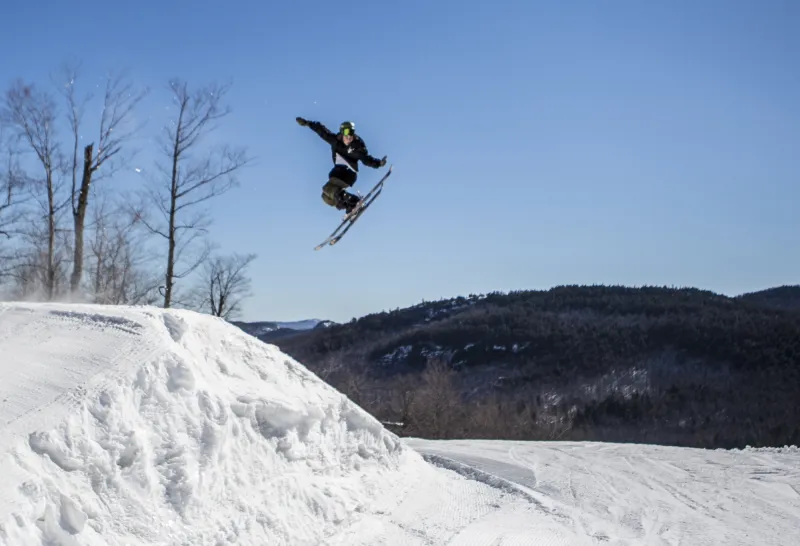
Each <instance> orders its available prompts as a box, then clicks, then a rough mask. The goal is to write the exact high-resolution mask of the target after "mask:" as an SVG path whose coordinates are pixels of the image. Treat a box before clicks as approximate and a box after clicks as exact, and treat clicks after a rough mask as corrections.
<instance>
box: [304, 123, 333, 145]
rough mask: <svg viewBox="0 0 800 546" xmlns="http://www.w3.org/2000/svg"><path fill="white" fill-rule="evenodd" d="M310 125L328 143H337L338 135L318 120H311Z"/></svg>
mask: <svg viewBox="0 0 800 546" xmlns="http://www.w3.org/2000/svg"><path fill="white" fill-rule="evenodd" d="M308 127H309V128H310V129H311V130H312V131H314V132H315V133H317V134H318V135H319V137H320V138H321V139H322V140H324V141H325V142H327V143H328V144H336V142H337V141H336V135H335V134H334V133H332V132H331V131H330V129H328V128H327V127H325V126H324V125H323V124H321V123H320V122H318V121H309V122H308Z"/></svg>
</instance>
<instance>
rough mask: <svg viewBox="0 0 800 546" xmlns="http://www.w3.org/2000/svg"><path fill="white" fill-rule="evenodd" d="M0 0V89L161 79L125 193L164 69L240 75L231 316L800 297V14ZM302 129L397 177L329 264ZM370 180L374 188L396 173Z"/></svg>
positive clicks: (219, 230) (228, 227) (228, 121)
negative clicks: (486, 297)
mask: <svg viewBox="0 0 800 546" xmlns="http://www.w3.org/2000/svg"><path fill="white" fill-rule="evenodd" d="M6 4H7V5H6V6H5V10H4V14H5V17H3V18H2V20H0V48H2V50H3V51H5V52H6V55H4V62H3V64H2V66H0V83H2V84H3V86H4V87H3V91H5V89H6V88H7V87H8V85H9V84H10V83H12V82H13V81H14V80H16V79H17V78H23V79H25V80H29V81H33V82H34V83H36V84H37V85H39V86H41V87H45V88H47V89H48V90H52V91H56V90H55V87H54V86H53V84H52V82H51V80H50V74H51V73H53V72H55V71H56V70H58V69H59V67H60V66H61V65H62V63H63V62H65V61H81V62H82V63H83V73H82V76H81V78H80V79H79V81H78V86H79V88H78V89H79V92H81V93H83V92H84V91H93V90H95V89H94V87H96V86H97V85H99V83H98V82H102V77H103V75H104V74H105V73H106V72H107V71H108V70H112V69H113V70H122V69H126V70H127V71H128V73H129V75H130V77H131V79H132V81H133V82H134V83H135V85H137V86H146V87H150V88H151V93H150V95H149V96H148V98H147V100H146V101H144V102H143V103H142V105H141V108H140V109H138V110H137V119H139V120H141V121H146V122H147V125H146V127H145V131H144V133H143V137H142V138H141V139H140V140H138V141H137V143H136V144H137V145H138V146H142V147H143V152H142V153H141V154H139V156H137V161H136V163H134V164H131V165H129V166H128V168H127V169H126V171H124V172H123V173H121V174H120V176H119V177H117V178H116V179H115V180H111V181H103V182H101V184H104V185H106V184H108V185H109V187H110V186H112V185H119V187H120V188H132V187H135V186H136V184H137V183H138V182H139V181H140V180H141V176H142V172H144V173H147V172H148V169H152V164H153V157H154V146H153V143H152V137H153V136H155V135H156V134H157V133H158V131H159V130H160V129H161V127H162V126H163V125H164V124H165V123H167V121H168V120H169V101H170V97H169V94H168V93H167V91H166V89H165V86H166V83H167V81H168V79H169V78H171V77H179V78H182V79H185V80H186V81H188V83H189V84H190V86H192V87H199V86H201V85H205V84H207V83H211V82H231V83H232V88H231V91H230V93H229V95H228V100H227V101H226V103H227V104H229V105H230V106H231V107H232V113H231V115H230V116H228V117H226V118H224V119H223V120H222V121H221V123H220V128H219V129H218V130H217V131H216V132H215V133H214V137H213V139H214V140H215V141H225V142H230V143H231V144H234V145H245V146H247V148H248V150H249V152H250V154H251V155H253V156H255V157H256V158H257V159H256V161H255V163H254V164H253V165H252V166H250V167H248V168H246V169H245V170H243V171H241V173H240V175H239V180H240V184H241V185H240V187H239V188H237V189H234V190H233V191H231V192H229V193H228V194H226V195H224V196H223V197H222V198H219V199H218V200H216V201H214V202H213V203H212V211H213V217H214V223H213V225H212V226H211V231H210V235H211V238H212V240H213V241H215V242H216V243H217V244H218V245H219V246H220V247H221V249H222V250H223V251H225V252H234V251H235V252H242V253H246V252H255V253H257V254H258V259H257V260H256V261H255V262H254V263H253V265H252V266H251V269H250V273H251V276H252V279H253V289H254V297H252V298H251V299H249V300H248V301H247V302H246V303H245V306H244V311H245V312H244V314H243V315H242V316H240V317H237V318H238V319H240V320H245V321H257V320H275V321H294V320H302V319H308V318H318V319H327V320H334V321H336V322H346V321H348V320H350V318H353V317H359V316H363V315H366V314H369V313H373V312H380V311H381V310H389V309H394V308H398V307H400V308H402V307H407V306H411V305H415V304H417V303H420V302H421V301H423V300H425V301H433V300H438V299H442V298H449V297H455V296H458V295H463V296H466V295H468V294H470V293H476V294H478V293H488V292H492V291H508V290H524V289H548V288H551V287H553V286H556V285H566V284H616V285H629V286H642V285H656V286H685V287H688V286H691V287H695V288H700V289H704V290H712V291H714V292H717V293H721V294H725V295H729V296H734V295H739V294H741V293H745V292H754V291H758V290H762V289H766V288H772V287H775V286H780V285H791V284H798V283H800V252H797V238H798V234H800V214H798V212H797V210H798V203H800V165H799V164H798V161H797V153H798V152H797V150H798V149H799V147H798V144H800V101H798V100H797V98H798V97H800V73H799V72H798V71H797V68H796V65H797V59H798V54H800V33H798V32H797V28H800V27H798V23H800V4H798V3H796V2H789V1H783V0H780V1H775V2H770V3H747V2H740V1H734V2H726V1H721V0H713V1H709V2H704V3H703V4H702V5H697V4H694V3H691V2H688V1H680V2H672V3H670V4H669V5H657V4H646V5H645V4H642V3H637V2H632V1H621V2H616V3H614V4H613V5H611V4H606V5H603V6H602V7H600V6H599V5H598V4H596V3H592V2H585V1H578V2H573V3H570V5H569V6H566V5H555V4H551V3H543V2H522V1H501V2H494V3H491V4H487V3H479V2H473V1H467V2H459V3H456V2H436V3H429V2H421V1H418V0H413V1H410V2H407V3H404V4H403V5H402V7H395V6H393V5H389V4H374V3H368V2H355V3H349V4H344V5H342V4H330V3H323V2H313V3H306V4H302V5H301V4H296V3H295V4H277V5H270V4H263V3H258V2H253V1H234V2H229V3H228V4H226V5H225V6H224V7H223V6H222V5H221V4H209V5H199V4H197V3H189V2H180V1H177V2H172V3H170V4H169V5H167V4H164V3H161V2H154V1H152V0H143V1H142V2H139V3H137V4H135V5H133V4H131V5H108V4H107V3H100V2H98V1H97V0H87V1H85V2H82V3H80V4H74V3H66V4H55V3H54V4H53V5H48V6H46V7H44V6H42V5H38V4H37V5H34V4H30V3H28V2H22V1H21V0H9V2H7V3H6ZM57 98H59V97H57ZM59 106H61V104H60V103H59ZM296 116H302V117H305V118H308V119H313V120H318V121H321V122H323V123H325V124H326V125H327V126H328V127H330V128H335V127H337V126H338V124H339V122H340V121H343V120H345V119H352V120H354V121H355V123H356V127H357V130H358V131H359V132H360V134H361V135H362V137H363V138H364V139H365V141H366V143H367V145H368V147H369V151H370V152H371V153H372V154H373V155H375V156H377V157H382V156H383V155H387V156H388V162H389V163H392V164H394V173H393V174H392V176H391V178H390V179H389V181H388V182H387V186H386V189H385V191H384V194H383V195H382V196H381V197H380V198H379V201H377V202H376V204H375V206H373V207H372V209H371V210H370V211H369V212H367V213H366V214H365V215H364V217H363V218H362V219H360V220H359V222H358V223H357V224H356V225H355V226H354V227H353V229H352V230H351V231H350V232H349V233H348V234H347V236H346V237H345V239H343V240H342V242H341V243H340V244H339V245H337V246H336V247H332V248H325V249H323V250H321V251H319V252H314V251H313V247H314V246H315V245H316V244H317V243H318V242H320V241H321V240H322V239H323V238H324V237H325V236H327V235H328V233H329V232H330V231H331V230H332V229H333V228H334V227H335V226H336V224H337V223H338V221H339V218H340V217H341V213H340V212H339V211H336V210H334V209H331V208H329V207H327V206H325V205H324V204H323V202H322V201H321V199H320V196H319V194H320V188H321V186H322V184H324V182H325V180H326V176H327V173H328V171H329V170H330V168H331V166H332V164H331V158H330V152H329V148H328V147H327V146H326V145H325V143H324V142H323V141H322V140H320V139H319V137H317V136H316V135H315V134H314V133H312V132H311V131H310V130H309V129H308V128H303V127H299V126H298V125H297V124H296V123H295V117H296ZM62 134H63V133H62ZM387 166H388V165H387ZM136 169H138V170H139V171H138V172H137V170H136ZM360 173H361V174H360V177H359V181H358V183H357V184H356V186H355V189H357V190H360V191H361V192H366V191H367V190H368V189H369V187H370V186H371V185H372V184H373V183H374V182H375V181H376V180H377V179H378V177H379V176H380V175H381V174H382V173H383V169H381V170H374V169H370V168H368V167H364V166H362V167H361V171H360Z"/></svg>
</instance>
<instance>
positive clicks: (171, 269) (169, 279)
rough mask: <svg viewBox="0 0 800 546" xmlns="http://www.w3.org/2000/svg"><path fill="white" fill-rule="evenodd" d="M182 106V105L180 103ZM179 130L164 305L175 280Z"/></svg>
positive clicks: (170, 303)
mask: <svg viewBox="0 0 800 546" xmlns="http://www.w3.org/2000/svg"><path fill="white" fill-rule="evenodd" d="M182 106H183V105H182ZM183 113H184V108H183V107H182V108H181V112H180V117H179V119H178V126H179V127H181V126H182V122H183ZM180 136H181V135H180V132H179V131H177V130H176V131H175V145H174V146H173V148H172V179H171V181H170V194H169V195H170V200H169V247H168V250H167V274H166V279H165V280H164V286H165V288H164V307H165V308H169V307H170V306H171V305H172V285H173V283H174V281H175V244H176V243H175V216H176V214H177V212H178V208H177V203H178V161H180V158H181V146H180V144H181V142H180Z"/></svg>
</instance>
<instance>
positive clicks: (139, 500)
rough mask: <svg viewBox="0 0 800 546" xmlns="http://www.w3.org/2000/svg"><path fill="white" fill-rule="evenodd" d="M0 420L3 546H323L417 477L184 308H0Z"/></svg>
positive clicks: (297, 373) (314, 387) (374, 439)
mask: <svg viewBox="0 0 800 546" xmlns="http://www.w3.org/2000/svg"><path fill="white" fill-rule="evenodd" d="M0 419H1V420H2V428H0V457H2V459H0V468H2V472H0V544H54V545H56V544H58V545H62V544H63V545H71V544H91V545H94V544H97V545H100V544H102V545H111V544H226V543H240V544H242V543H255V544H268V543H270V544H275V543H279V544H286V543H291V544H318V543H320V542H322V541H324V540H325V539H326V537H332V536H336V535H337V533H339V534H340V533H341V532H342V528H346V527H347V525H348V522H351V521H353V520H354V519H358V514H359V513H360V512H362V511H364V510H365V509H366V508H367V507H368V505H369V504H370V502H371V501H372V500H373V499H374V498H376V497H377V496H378V495H382V497H381V498H384V499H385V498H386V492H387V488H388V490H390V489H391V488H392V487H398V488H403V487H404V486H403V479H404V478H403V472H404V471H408V469H409V468H412V467H413V468H421V467H419V466H418V465H419V464H420V461H421V459H420V458H419V456H418V455H417V454H416V453H414V452H412V451H409V450H407V449H405V448H404V447H403V446H402V444H401V443H400V441H399V439H398V438H397V437H396V436H394V435H393V434H391V433H390V432H388V431H386V430H385V429H384V428H383V427H382V426H381V425H380V423H379V422H378V421H376V420H375V419H374V418H373V417H371V416H370V415H368V414H367V413H365V412H364V411H362V410H361V409H360V408H359V407H357V406H356V405H354V404H353V403H352V402H351V401H349V400H348V399H347V398H345V397H344V396H343V395H342V394H340V393H339V392H337V391H336V390H334V389H333V388H331V387H329V386H328V385H327V384H325V383H323V382H322V381H321V380H319V378H317V377H316V376H315V375H313V374H312V373H310V372H309V371H308V370H306V369H305V368H304V367H303V366H301V365H300V364H298V363H297V362H295V361H294V360H293V359H291V358H290V357H288V356H287V355H285V354H283V353H281V352H280V351H279V350H278V349H277V348H276V347H274V346H271V345H267V344H264V343H262V342H260V341H258V340H257V339H255V338H253V337H250V336H248V335H246V334H245V333H243V332H242V331H241V330H240V329H239V328H237V327H235V326H232V325H229V324H227V323H225V322H224V321H222V320H219V319H215V318H213V317H209V316H205V315H199V314H196V313H191V312H184V311H178V310H170V311H165V310H160V309H153V308H146V307H141V308H139V307H137V308H133V307H107V306H88V305H63V304H7V303H6V304H0ZM409 465H412V466H409Z"/></svg>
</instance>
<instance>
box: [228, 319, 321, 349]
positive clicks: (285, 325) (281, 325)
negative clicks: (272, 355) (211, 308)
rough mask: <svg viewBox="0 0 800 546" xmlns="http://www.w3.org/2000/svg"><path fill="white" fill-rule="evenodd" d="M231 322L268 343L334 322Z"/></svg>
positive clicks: (309, 320)
mask: <svg viewBox="0 0 800 546" xmlns="http://www.w3.org/2000/svg"><path fill="white" fill-rule="evenodd" d="M231 324H233V325H234V326H237V327H239V328H241V329H242V330H243V331H244V332H246V333H248V334H250V335H251V336H254V337H257V338H258V339H260V340H261V341H264V342H267V343H270V342H272V341H275V340H277V339H281V338H285V337H289V336H294V335H297V334H301V333H304V332H307V331H309V330H314V329H315V328H327V327H329V326H331V325H333V324H336V323H335V322H333V321H330V320H323V319H305V320H294V321H255V322H246V321H232V322H231Z"/></svg>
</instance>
